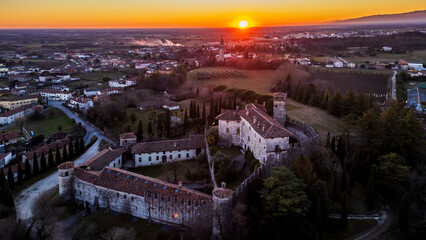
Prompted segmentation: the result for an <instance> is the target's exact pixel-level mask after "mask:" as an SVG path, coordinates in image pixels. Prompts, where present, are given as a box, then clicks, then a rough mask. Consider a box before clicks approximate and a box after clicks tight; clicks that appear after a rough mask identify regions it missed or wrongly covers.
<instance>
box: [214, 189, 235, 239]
mask: <svg viewBox="0 0 426 240" xmlns="http://www.w3.org/2000/svg"><path fill="white" fill-rule="evenodd" d="M233 194H234V192H233V191H232V190H231V189H228V188H226V184H225V183H224V182H222V186H221V187H220V188H218V187H217V188H215V189H214V190H213V192H212V195H213V226H212V239H214V240H221V239H223V236H227V234H228V232H229V230H230V229H229V223H230V222H231V211H232V196H233Z"/></svg>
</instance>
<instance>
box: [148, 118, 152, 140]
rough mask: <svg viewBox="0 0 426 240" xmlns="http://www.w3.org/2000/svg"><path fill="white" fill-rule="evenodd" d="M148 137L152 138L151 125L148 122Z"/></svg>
mask: <svg viewBox="0 0 426 240" xmlns="http://www.w3.org/2000/svg"><path fill="white" fill-rule="evenodd" d="M148 135H149V136H150V137H152V124H151V121H149V122H148Z"/></svg>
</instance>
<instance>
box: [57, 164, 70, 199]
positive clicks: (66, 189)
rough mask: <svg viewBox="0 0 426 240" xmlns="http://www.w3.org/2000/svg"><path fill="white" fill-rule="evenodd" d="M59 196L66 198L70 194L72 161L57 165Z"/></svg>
mask: <svg viewBox="0 0 426 240" xmlns="http://www.w3.org/2000/svg"><path fill="white" fill-rule="evenodd" d="M58 175H59V196H60V197H62V198H63V199H65V200H68V199H70V198H71V196H72V189H73V175H74V163H73V162H66V163H63V164H61V165H59V166H58Z"/></svg>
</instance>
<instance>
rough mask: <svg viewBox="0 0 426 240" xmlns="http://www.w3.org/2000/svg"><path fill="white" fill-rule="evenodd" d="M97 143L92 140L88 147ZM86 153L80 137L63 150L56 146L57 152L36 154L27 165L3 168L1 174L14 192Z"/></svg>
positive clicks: (19, 164) (18, 164) (20, 162)
mask: <svg viewBox="0 0 426 240" xmlns="http://www.w3.org/2000/svg"><path fill="white" fill-rule="evenodd" d="M95 141H96V139H92V140H91V143H90V144H89V145H88V147H90V146H91V145H92V144H93V143H94V142H95ZM54 152H55V153H54ZM84 152H85V146H84V140H83V137H80V138H79V139H76V140H74V141H72V140H70V143H69V144H68V145H64V146H63V147H62V148H60V147H59V146H58V145H56V150H54V151H53V150H52V149H49V151H48V152H47V153H45V152H41V153H40V154H39V155H40V156H39V157H38V156H37V153H36V152H34V155H33V156H32V158H28V159H26V160H25V163H22V162H23V160H18V163H17V164H14V165H9V166H8V168H7V169H3V168H2V169H1V170H0V171H1V173H0V174H2V175H3V176H6V177H7V183H8V188H9V189H10V190H13V189H15V187H16V186H17V185H21V184H22V183H23V182H24V181H29V180H31V178H32V177H37V176H38V174H40V173H44V172H46V171H47V170H49V169H54V168H56V167H57V166H58V165H59V164H61V163H64V162H67V161H71V160H74V159H75V158H77V157H78V156H80V155H81V154H83V153H84ZM46 155H47V156H46ZM38 159H40V160H38ZM31 160H32V163H33V164H32V165H31V164H30V161H31ZM6 172H7V173H6ZM11 179H13V181H11ZM0 194H1V193H0Z"/></svg>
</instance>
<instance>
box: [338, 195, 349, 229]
mask: <svg viewBox="0 0 426 240" xmlns="http://www.w3.org/2000/svg"><path fill="white" fill-rule="evenodd" d="M346 205H347V204H346V193H345V194H344V196H343V203H342V213H341V215H340V224H341V226H342V230H344V231H346V229H347V228H348V209H347V206H346Z"/></svg>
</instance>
